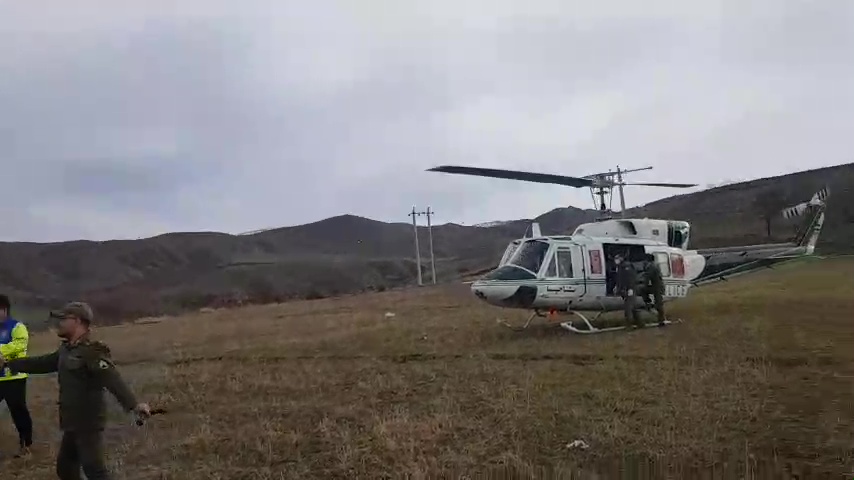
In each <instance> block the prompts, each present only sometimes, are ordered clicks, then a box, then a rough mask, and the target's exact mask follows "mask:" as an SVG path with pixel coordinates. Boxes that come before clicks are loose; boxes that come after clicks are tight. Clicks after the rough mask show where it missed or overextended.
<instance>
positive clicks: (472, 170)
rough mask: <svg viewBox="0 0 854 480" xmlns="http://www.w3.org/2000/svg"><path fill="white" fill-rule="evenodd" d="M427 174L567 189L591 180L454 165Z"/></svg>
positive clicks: (587, 185) (429, 170) (586, 184)
mask: <svg viewBox="0 0 854 480" xmlns="http://www.w3.org/2000/svg"><path fill="white" fill-rule="evenodd" d="M427 171H428V172H442V173H455V174H459V175H475V176H478V177H492V178H504V179H507V180H522V181H524V182H536V183H551V184H554V185H565V186H568V187H576V188H582V187H590V186H592V185H593V180H591V179H588V178H576V177H567V176H564V175H552V174H549V173H533V172H520V171H516V170H502V169H497V168H478V167H458V166H455V165H443V166H441V167H433V168H430V169H428V170H427Z"/></svg>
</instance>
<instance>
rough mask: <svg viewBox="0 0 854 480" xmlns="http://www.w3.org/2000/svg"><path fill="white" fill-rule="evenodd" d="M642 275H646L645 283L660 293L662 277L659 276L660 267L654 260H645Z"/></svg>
mask: <svg viewBox="0 0 854 480" xmlns="http://www.w3.org/2000/svg"><path fill="white" fill-rule="evenodd" d="M644 276H645V277H646V282H647V285H649V286H650V287H652V291H654V292H659V293H662V292H663V291H664V279H663V278H662V276H661V269H660V268H658V264H656V263H655V262H646V266H645V268H644Z"/></svg>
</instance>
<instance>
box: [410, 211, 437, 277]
mask: <svg viewBox="0 0 854 480" xmlns="http://www.w3.org/2000/svg"><path fill="white" fill-rule="evenodd" d="M435 213H436V212H434V211H433V210H431V209H430V207H427V210H426V211H424V212H419V211H418V210H417V209H416V208H415V206H413V207H412V211H411V212H409V216H410V217H412V230H413V232H414V234H415V262H416V263H417V264H418V285H419V286H422V285H424V280H423V278H422V277H421V247H420V246H419V245H418V222H417V221H416V220H415V218H416V217H418V216H419V215H426V216H427V235H428V236H429V238H430V273H431V274H432V279H433V285H436V257H435V256H434V254H433V222H432V217H433V215H434V214H435Z"/></svg>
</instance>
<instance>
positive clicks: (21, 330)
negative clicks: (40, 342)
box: [0, 322, 30, 360]
mask: <svg viewBox="0 0 854 480" xmlns="http://www.w3.org/2000/svg"><path fill="white" fill-rule="evenodd" d="M11 333H12V340H10V341H9V343H5V344H2V345H0V355H3V358H5V359H6V360H13V359H15V358H21V357H25V356H26V355H27V344H28V343H29V341H30V334H29V332H28V331H27V327H26V326H25V325H24V324H23V323H21V322H18V324H17V325H15V328H13V329H12V332H11Z"/></svg>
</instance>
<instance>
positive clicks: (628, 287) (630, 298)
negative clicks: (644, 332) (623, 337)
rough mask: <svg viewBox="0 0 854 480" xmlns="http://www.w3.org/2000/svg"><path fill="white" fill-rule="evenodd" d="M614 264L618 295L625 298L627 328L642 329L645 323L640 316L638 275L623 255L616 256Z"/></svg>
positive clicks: (624, 308) (624, 307)
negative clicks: (637, 290)
mask: <svg viewBox="0 0 854 480" xmlns="http://www.w3.org/2000/svg"><path fill="white" fill-rule="evenodd" d="M614 263H615V264H616V265H617V288H616V290H617V293H618V294H619V295H620V296H621V297H623V312H624V313H625V315H626V326H627V327H631V326H633V327H635V328H637V327H642V326H643V323H642V322H641V320H640V317H639V316H638V310H637V306H636V305H635V304H636V303H637V293H636V291H635V289H637V286H638V275H637V272H636V271H635V267H634V265H632V264H631V262H627V261H625V258H624V257H623V255H622V254H619V253H618V254H617V255H614Z"/></svg>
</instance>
